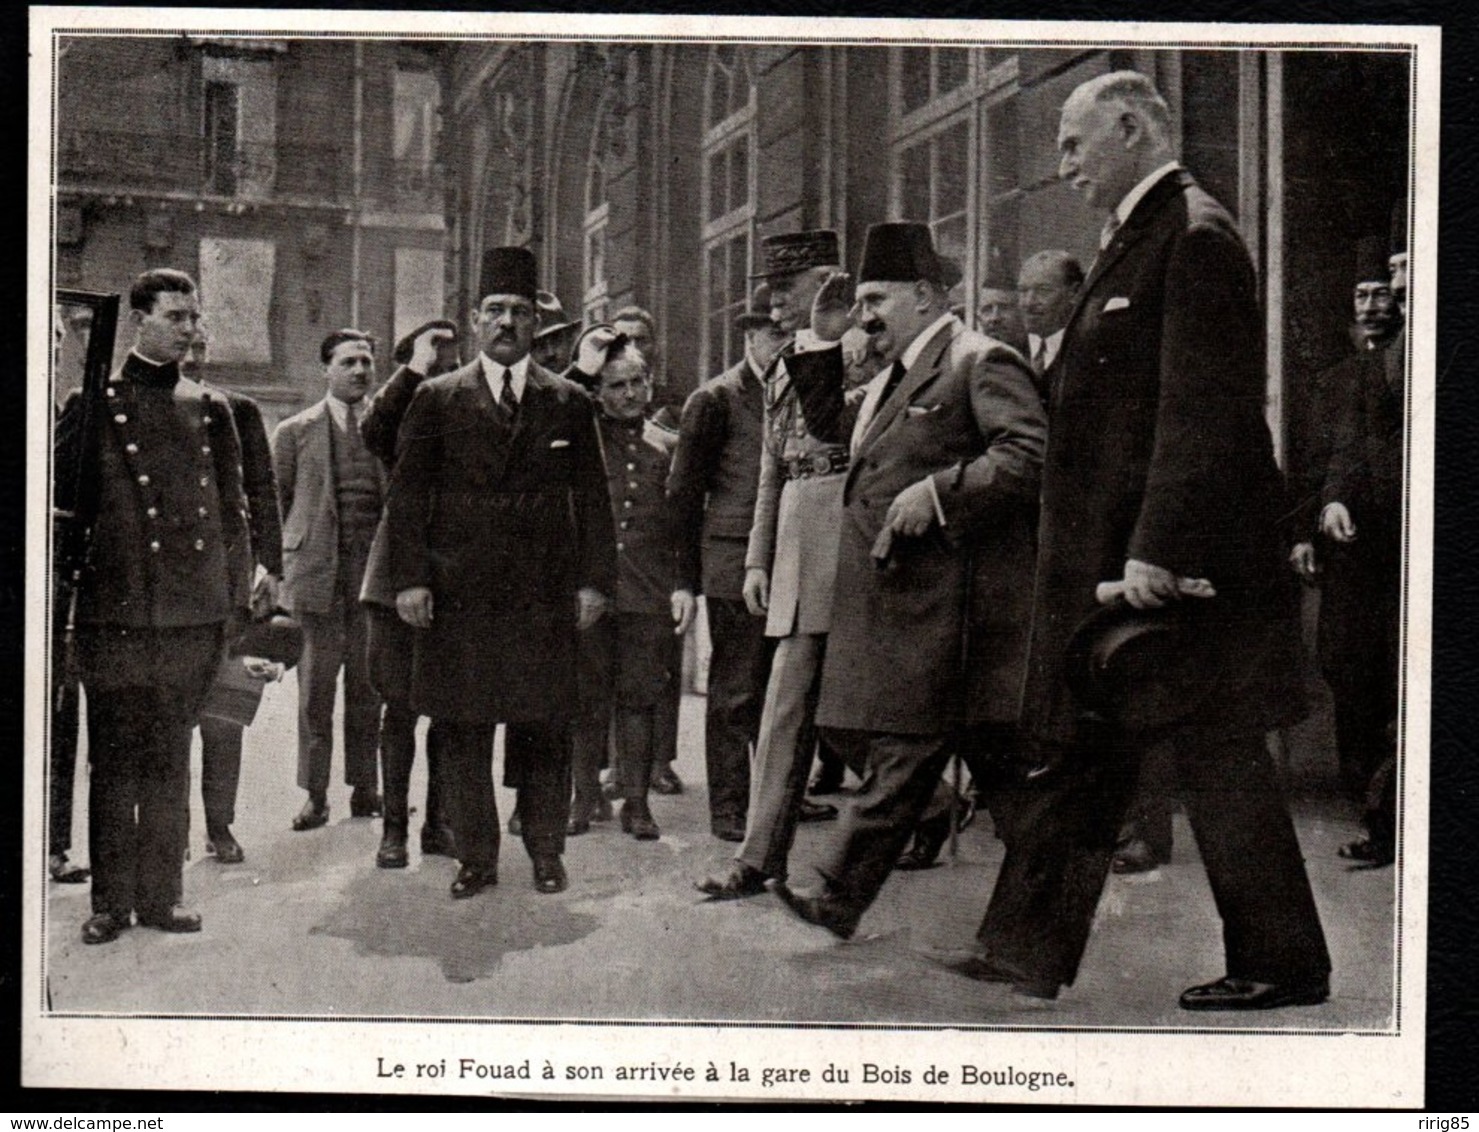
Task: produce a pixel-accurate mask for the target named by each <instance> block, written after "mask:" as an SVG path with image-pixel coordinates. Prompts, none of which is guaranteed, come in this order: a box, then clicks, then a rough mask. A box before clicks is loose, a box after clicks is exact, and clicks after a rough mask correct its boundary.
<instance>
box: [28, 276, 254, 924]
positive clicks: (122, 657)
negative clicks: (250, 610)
mask: <svg viewBox="0 0 1479 1132" xmlns="http://www.w3.org/2000/svg"><path fill="white" fill-rule="evenodd" d="M129 303H130V307H131V310H130V313H129V321H130V322H131V324H132V325H133V327H134V330H135V340H134V348H133V350H132V352H131V353H130V354H129V356H128V359H127V360H126V361H125V362H124V364H123V368H122V370H121V371H120V372H119V373H118V374H116V375H115V377H114V378H113V380H112V381H111V382H110V383H109V384H108V386H107V387H106V390H105V393H106V397H105V402H106V403H105V404H104V405H103V406H102V409H103V416H102V420H101V428H100V432H99V438H98V443H99V444H100V445H101V451H100V453H99V468H100V484H99V486H100V495H99V507H98V515H97V521H96V523H95V525H94V528H93V536H92V547H91V555H90V562H89V568H88V570H87V572H86V573H85V575H84V577H83V579H82V584H81V588H80V592H79V595H78V611H77V625H78V640H77V645H78V660H79V666H80V671H81V676H82V685H83V687H84V688H85V689H86V691H87V705H88V706H87V726H88V749H89V752H90V756H91V759H92V777H91V792H90V797H89V804H88V810H89V815H88V817H89V830H88V833H89V849H90V856H91V860H92V867H93V883H92V910H93V915H92V917H91V918H90V919H88V921H87V922H86V923H85V924H84V925H83V927H82V939H83V942H84V943H94V944H95V943H107V942H109V941H111V940H113V939H116V938H117V936H118V933H119V932H121V931H123V930H124V929H125V928H127V927H129V926H130V924H131V922H132V917H133V915H134V913H137V914H138V922H139V923H140V924H143V925H146V926H149V927H155V928H160V929H162V930H164V931H170V932H193V931H199V930H200V916H199V915H198V914H196V913H194V912H190V911H187V910H186V909H185V908H184V907H183V906H182V905H181V902H180V901H181V894H182V890H183V884H182V877H181V865H182V863H183V861H184V853H185V830H186V798H187V791H188V788H189V764H190V732H191V729H192V728H193V727H194V726H195V722H196V716H197V714H198V712H199V710H200V706H201V703H202V701H203V700H204V697H205V694H206V691H207V690H208V689H209V687H210V684H211V680H212V678H213V677H214V675H215V672H216V667H217V664H218V663H219V661H220V657H221V649H222V647H223V643H224V640H225V636H226V629H227V625H228V622H230V621H232V620H233V619H236V618H240V617H242V616H244V614H245V609H246V606H247V601H248V583H249V580H250V579H249V576H248V572H249V554H250V544H249V537H248V533H247V520H246V501H245V497H244V495H243V493H242V483H241V446H240V444H239V442H238V440H237V435H236V429H235V426H234V425H233V424H232V420H231V413H230V410H229V409H228V408H227V405H226V400H225V398H224V397H223V396H221V394H220V393H219V392H217V391H215V390H211V389H209V388H206V387H202V386H197V385H194V384H193V383H182V382H181V381H180V375H179V361H180V359H181V358H182V357H183V356H184V354H185V352H186V350H187V349H189V346H190V341H191V339H192V338H193V337H194V334H195V329H196V323H197V322H198V320H199V317H200V312H199V305H198V302H197V299H196V294H195V284H194V282H193V281H192V280H191V279H190V277H189V276H188V275H185V274H184V273H182V272H178V271H169V270H157V271H149V272H145V273H144V274H143V275H141V276H139V278H138V279H137V280H136V281H135V283H134V286H133V289H132V291H131V293H130V295H129ZM81 407H82V401H81V399H80V398H79V399H78V400H77V401H75V402H74V403H73V406H72V409H73V411H69V412H67V413H65V414H64V415H63V418H62V420H61V422H60V423H59V425H58V429H57V452H56V466H57V467H59V468H67V467H72V466H74V464H75V462H76V460H77V459H78V456H79V449H80V445H81V444H82V443H83V440H84V438H83V436H82V434H81V427H80V426H81V423H82V413H81V411H80V410H81ZM73 503H74V501H73V500H70V499H60V498H59V499H58V500H57V504H58V506H59V507H60V508H62V509H68V508H70V506H71V505H72V504H73Z"/></svg>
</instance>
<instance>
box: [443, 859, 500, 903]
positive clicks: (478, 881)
mask: <svg viewBox="0 0 1479 1132" xmlns="http://www.w3.org/2000/svg"><path fill="white" fill-rule="evenodd" d="M497 883H498V872H497V871H496V870H490V871H486V872H485V871H484V870H482V869H475V868H473V867H472V866H471V865H463V866H462V867H461V868H460V869H458V870H457V879H456V880H454V881H453V882H452V899H453V900H466V899H467V898H468V897H470V896H476V895H477V894H478V893H480V892H482V891H483V889H485V888H492V887H493V886H494V885H495V884H497Z"/></svg>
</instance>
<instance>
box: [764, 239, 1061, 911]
mask: <svg viewBox="0 0 1479 1132" xmlns="http://www.w3.org/2000/svg"><path fill="white" fill-rule="evenodd" d="M953 276H954V273H953V272H952V271H950V270H949V267H948V265H947V264H946V263H945V261H943V260H942V259H941V258H940V256H939V255H938V254H937V253H936V252H935V249H934V246H933V243H932V241H931V238H930V232H929V228H928V227H927V226H926V225H924V224H918V223H908V222H905V223H893V224H878V225H874V226H873V227H872V228H871V229H869V232H868V238H867V243H866V245H865V247H864V250H863V263H862V267H861V269H860V270H859V273H858V280H859V282H858V288H857V311H858V313H859V324H860V326H861V327H862V329H863V330H864V331H866V332H868V333H869V334H870V335H871V336H872V338H873V342H874V344H875V345H876V346H877V347H878V349H879V353H880V356H882V357H883V358H884V359H885V360H886V361H887V362H889V363H890V364H889V365H888V366H887V367H886V368H885V369H884V370H883V371H881V372H880V373H879V374H878V376H877V377H876V378H875V379H874V381H873V383H872V384H871V385H870V386H869V388H868V394H867V397H866V399H865V400H864V402H863V405H862V408H861V410H860V412H859V414H858V420H857V424H856V426H855V427H854V429H853V434H852V438H853V439H852V461H851V467H850V468H849V470H848V472H847V474H846V476H845V481H844V489H843V493H842V497H841V505H842V511H841V524H842V529H841V541H840V545H839V549H838V552H837V581H836V587H835V590H834V601H833V609H832V625H831V633H830V636H829V638H828V642H827V657H826V664H825V667H824V669H823V672H822V689H821V703H820V705H819V707H818V710H817V722H818V724H819V725H821V726H823V727H836V728H857V729H860V730H862V731H864V732H865V733H866V737H867V748H868V756H867V773H866V776H865V777H864V779H863V784H862V788H861V790H860V791H859V792H858V794H857V796H856V798H855V799H854V801H853V805H852V806H851V807H850V808H849V810H848V811H847V813H846V814H845V815H844V817H843V821H842V823H841V825H840V827H839V828H838V829H837V832H836V836H835V837H834V838H833V839H832V840H831V842H830V844H829V845H828V846H827V848H826V850H825V851H824V854H823V860H822V862H821V864H820V865H819V866H818V871H819V872H820V873H821V875H822V878H823V881H824V884H823V887H822V888H821V890H820V891H819V892H816V893H815V894H807V895H802V894H801V893H799V892H793V891H792V890H791V889H790V888H789V887H788V886H787V885H786V884H784V883H782V882H776V881H773V882H771V887H772V888H773V890H774V891H775V893H776V894H777V895H778V896H779V897H780V898H781V899H782V900H783V901H784V902H785V903H786V904H787V905H788V906H789V907H790V908H791V909H792V910H793V911H795V912H796V913H797V914H798V915H799V916H801V917H802V918H803V919H805V920H807V921H809V922H811V923H815V924H818V925H820V926H822V927H825V928H827V929H828V930H829V931H831V932H832V933H833V934H834V935H837V936H840V937H842V938H844V939H846V938H849V937H851V936H852V934H853V932H854V931H855V930H856V928H857V925H858V921H859V920H860V919H861V918H862V916H863V913H864V912H865V911H866V910H867V908H868V906H869V905H870V904H871V903H872V902H873V900H874V898H875V897H876V896H877V895H878V892H879V890H880V889H881V888H882V887H883V883H884V881H885V880H886V879H887V878H888V874H889V871H890V869H892V868H893V867H894V862H895V861H896V860H897V859H898V857H899V853H900V850H902V849H903V848H904V845H905V843H906V842H907V841H908V839H909V837H910V835H911V833H912V832H913V830H914V828H915V826H916V824H917V823H918V821H919V819H920V817H921V816H922V815H923V813H924V811H925V808H926V806H927V805H928V803H929V801H930V798H931V795H932V794H933V793H934V792H935V791H936V789H937V788H938V786H939V782H940V775H941V772H942V771H943V770H944V767H945V764H946V762H947V761H948V759H949V757H950V755H951V754H952V753H953V752H954V751H955V750H957V749H958V748H959V745H960V742H961V736H962V733H963V732H964V731H965V729H966V728H968V727H970V728H972V729H973V730H974V731H977V732H979V731H980V730H981V727H980V726H978V725H989V726H992V727H1001V728H1006V727H1009V726H1010V724H1011V722H1012V721H1013V720H1014V719H1015V716H1016V711H1017V696H1018V693H1019V688H1020V676H1021V671H1022V667H1021V665H1022V658H1023V656H1024V654H1025V647H1026V622H1027V612H1028V610H1029V609H1030V605H1031V592H1032V591H1031V586H1032V579H1031V571H1032V529H1031V516H1032V511H1033V505H1034V502H1035V499H1036V495H1037V484H1038V472H1039V468H1040V466H1041V461H1042V452H1043V444H1044V436H1045V432H1046V422H1045V420H1044V415H1043V408H1042V402H1041V400H1040V399H1039V398H1038V395H1037V391H1036V389H1035V388H1034V387H1033V384H1032V375H1031V373H1030V372H1029V371H1028V369H1027V367H1026V364H1025V363H1024V362H1023V360H1022V358H1021V355H1020V354H1018V353H1017V352H1016V351H1015V350H1013V349H1011V348H1010V347H1008V346H1006V345H1004V344H1002V343H1000V342H998V341H996V340H994V339H991V338H987V337H985V336H984V335H981V334H976V333H973V332H971V331H968V330H966V329H965V328H964V327H963V326H961V325H960V322H959V320H957V319H956V318H955V316H954V315H952V314H951V313H950V302H949V298H948V288H949V284H950V282H951V281H952V279H953ZM829 353H832V354H834V355H835V354H836V353H838V351H829ZM839 364H840V360H839V361H838V362H834V365H839ZM967 624H969V627H970V634H969V639H968V640H966V639H965V638H966V633H965V628H966V626H967ZM963 642H964V643H963Z"/></svg>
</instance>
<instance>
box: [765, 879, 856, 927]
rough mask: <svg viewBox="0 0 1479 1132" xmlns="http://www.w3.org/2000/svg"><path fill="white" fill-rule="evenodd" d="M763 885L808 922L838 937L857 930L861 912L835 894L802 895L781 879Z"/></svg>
mask: <svg viewBox="0 0 1479 1132" xmlns="http://www.w3.org/2000/svg"><path fill="white" fill-rule="evenodd" d="M765 887H766V888H768V889H770V891H771V892H773V893H775V894H776V896H778V897H780V901H781V903H782V904H784V905H785V906H786V907H787V908H789V909H791V911H793V912H795V913H796V915H798V916H800V917H801V918H802V919H803V920H805V921H806V922H807V923H808V924H815V925H816V926H817V927H819V928H826V929H827V930H828V931H829V932H831V933H832V934H833V935H835V936H836V937H837V938H838V939H852V937H853V933H854V932H856V931H857V930H858V921H859V920H860V919H862V913H861V912H856V911H854V910H853V909H851V908H849V907H847V906H846V905H845V904H843V903H842V901H840V900H838V899H837V898H836V897H835V896H825V895H824V896H802V895H801V894H800V893H797V892H792V891H791V890H790V888H788V887H787V886H786V882H785V881H783V880H772V881H767V882H766V884H765Z"/></svg>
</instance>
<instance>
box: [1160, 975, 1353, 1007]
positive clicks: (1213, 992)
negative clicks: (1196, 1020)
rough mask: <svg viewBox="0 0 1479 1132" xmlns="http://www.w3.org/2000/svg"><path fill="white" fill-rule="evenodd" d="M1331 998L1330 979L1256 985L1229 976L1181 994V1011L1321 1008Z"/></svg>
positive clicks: (1324, 977)
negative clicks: (1281, 1007) (1294, 1007)
mask: <svg viewBox="0 0 1479 1132" xmlns="http://www.w3.org/2000/svg"><path fill="white" fill-rule="evenodd" d="M1329 997H1330V978H1329V976H1322V977H1320V978H1316V979H1309V980H1307V981H1305V982H1301V983H1255V982H1254V981H1253V980H1252V979H1239V978H1234V977H1233V976H1232V975H1227V976H1225V977H1223V978H1221V979H1218V980H1217V981H1216V982H1215V983H1205V984H1203V985H1202V986H1199V987H1191V988H1189V989H1188V990H1185V991H1183V992H1182V994H1181V1009H1182V1010H1273V1009H1275V1008H1277V1007H1280V1006H1318V1005H1319V1004H1320V1003H1322V1002H1324V1001H1325V1000H1326V999H1327V998H1329Z"/></svg>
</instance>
